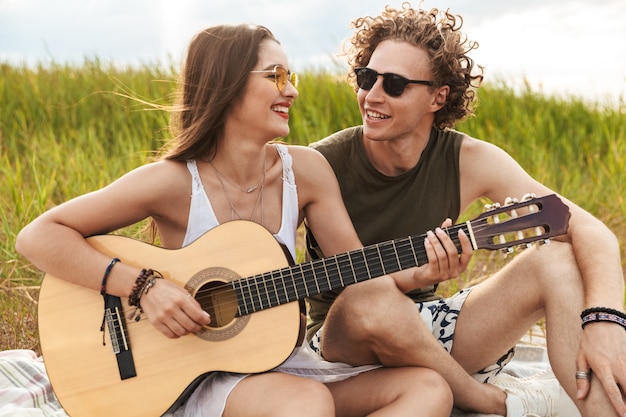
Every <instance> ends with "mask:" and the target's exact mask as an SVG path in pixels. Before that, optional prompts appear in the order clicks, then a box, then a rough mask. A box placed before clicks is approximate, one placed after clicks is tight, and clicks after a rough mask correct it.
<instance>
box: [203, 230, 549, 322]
mask: <svg viewBox="0 0 626 417" xmlns="http://www.w3.org/2000/svg"><path fill="white" fill-rule="evenodd" d="M463 226H465V225H464V224H461V225H457V226H452V227H450V228H448V229H447V230H448V231H449V230H450V229H455V230H452V231H456V230H458V229H460V228H461V227H463ZM491 227H492V225H489V224H486V225H477V226H474V225H473V228H472V230H473V231H474V232H481V231H482V230H486V229H488V228H491ZM422 236H424V237H425V235H422ZM422 236H419V237H422ZM499 236H502V234H491V235H486V236H482V237H479V238H478V239H477V241H480V242H481V243H485V242H487V241H489V240H490V239H493V238H495V237H499ZM419 237H418V238H419ZM540 238H541V235H538V236H535V237H534V238H533V240H539V239H540ZM414 239H416V238H415V237H412V236H410V237H406V238H403V239H398V240H394V241H389V242H384V243H382V244H376V245H370V246H366V247H364V248H361V249H357V250H354V251H351V252H348V253H344V254H339V255H336V256H332V257H328V258H323V259H319V260H316V261H310V262H304V263H301V264H297V265H293V266H290V267H285V268H282V269H278V270H274V271H269V272H265V273H261V274H257V275H254V276H250V277H246V278H239V279H236V280H234V281H230V282H227V283H223V284H217V285H215V286H213V287H211V288H208V289H200V290H199V291H198V292H197V296H196V297H195V298H196V300H197V301H198V302H199V303H200V304H201V305H202V306H203V308H204V305H205V304H207V303H209V302H210V300H211V298H212V297H213V296H212V294H213V293H214V292H215V291H216V290H232V291H228V294H226V295H224V294H222V295H221V296H220V297H219V298H220V300H221V301H219V302H216V303H214V304H212V305H213V308H214V309H219V308H233V306H238V310H240V308H239V307H240V306H239V304H240V303H239V298H238V296H237V293H238V292H240V293H241V292H242V291H245V292H247V293H248V294H249V296H250V299H249V301H250V303H245V305H244V306H246V307H250V308H247V309H252V310H253V311H248V312H246V311H243V312H240V313H241V314H244V315H245V314H250V313H253V312H256V311H259V310H263V309H266V308H270V307H274V306H277V305H281V304H285V303H288V302H292V301H296V300H297V299H299V298H305V297H306V296H309V295H315V294H318V293H320V292H324V291H327V290H328V289H329V288H337V287H344V286H347V285H351V284H354V283H356V281H354V280H352V281H348V283H345V282H344V280H343V277H342V276H341V275H342V274H341V271H342V270H343V271H346V270H351V271H352V274H351V275H352V276H360V275H365V276H369V272H370V271H369V265H370V264H371V261H370V262H368V261H367V259H366V258H365V252H366V250H368V249H369V250H373V249H376V250H377V251H378V252H379V257H378V258H379V259H378V261H379V262H380V265H381V266H382V267H383V268H385V262H384V260H383V259H385V255H389V254H391V255H396V256H393V257H392V256H390V257H389V258H387V260H389V259H393V258H396V260H397V262H395V263H396V264H397V267H399V268H400V269H407V268H403V267H402V265H403V264H406V263H407V262H409V261H410V262H411V263H415V265H414V266H417V259H416V257H419V256H424V255H425V254H426V249H425V248H423V249H419V250H417V251H415V249H416V248H415V244H413V243H412V241H413V240H414ZM454 239H456V241H455V243H457V242H458V239H457V238H456V237H453V240H454ZM398 244H400V245H409V246H410V247H411V249H412V250H411V251H410V253H409V254H405V255H402V254H400V255H399V256H398V254H397V250H396V249H395V247H396V245H398ZM513 244H515V242H513ZM392 246H393V247H394V248H392ZM422 247H423V246H422ZM479 247H480V245H479ZM381 249H382V250H383V252H382V253H381V252H380V250H381ZM385 250H386V252H385ZM405 250H406V248H405ZM387 252H389V253H387ZM351 255H353V256H357V255H363V258H360V256H359V258H360V259H357V261H356V262H354V259H352V257H351ZM316 266H317V267H319V268H323V270H327V269H328V267H329V266H330V267H331V268H332V270H333V271H334V270H335V269H336V273H337V276H338V277H339V278H338V279H337V278H335V279H332V278H331V277H329V276H328V275H326V276H325V278H326V279H325V280H317V279H316V277H315V275H316V273H315V271H316V269H315V267H316ZM305 268H306V269H307V270H306V271H305ZM296 270H299V271H298V272H297V275H298V277H296V276H294V273H293V272H290V271H296ZM398 270H399V269H395V270H393V271H391V272H385V271H384V269H383V271H382V272H383V273H382V274H376V275H375V276H369V277H368V278H367V279H374V278H377V277H379V276H382V275H386V274H387V273H393V272H397V271H398ZM305 274H309V275H310V274H312V276H310V277H306V276H305ZM307 278H311V279H310V280H307ZM311 281H313V283H314V284H315V287H314V288H312V287H311V286H309V285H307V284H309V283H311ZM353 281H354V282H353ZM363 281H364V280H363ZM242 283H246V285H240V288H239V290H238V289H237V288H236V287H235V286H236V285H237V284H242ZM298 283H300V284H301V285H300V286H298ZM320 284H322V285H320ZM325 284H328V287H329V288H327V287H326V286H325ZM299 293H301V294H299ZM281 295H283V297H281ZM264 300H265V302H264ZM283 300H284V302H283ZM257 306H258V307H259V308H257Z"/></svg>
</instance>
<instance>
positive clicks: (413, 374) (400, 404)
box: [328, 368, 452, 417]
mask: <svg viewBox="0 0 626 417" xmlns="http://www.w3.org/2000/svg"><path fill="white" fill-rule="evenodd" d="M328 388H329V389H330V391H331V393H332V394H333V397H334V399H335V406H336V409H337V414H336V415H337V417H361V416H369V417H374V416H375V417H385V416H389V417H393V416H413V415H418V414H419V415H420V416H423V417H450V412H451V410H452V392H451V391H450V387H448V384H447V383H446V381H445V380H444V379H443V378H442V377H441V376H440V375H438V374H437V373H436V372H434V371H432V370H430V369H427V368H379V369H375V370H373V371H369V372H365V373H363V374H360V375H357V376H355V377H352V378H349V379H346V380H344V381H341V382H334V383H331V384H328Z"/></svg>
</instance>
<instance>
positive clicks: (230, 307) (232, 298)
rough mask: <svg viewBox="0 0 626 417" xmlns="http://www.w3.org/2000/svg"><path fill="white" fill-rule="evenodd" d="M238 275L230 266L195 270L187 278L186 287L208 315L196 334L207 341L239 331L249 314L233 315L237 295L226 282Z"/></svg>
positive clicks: (225, 337)
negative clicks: (207, 323) (208, 318)
mask: <svg viewBox="0 0 626 417" xmlns="http://www.w3.org/2000/svg"><path fill="white" fill-rule="evenodd" d="M239 278H241V277H240V276H239V275H237V274H236V273H235V272H234V271H231V270H230V269H226V268H221V267H213V268H207V269H203V270H202V271H199V272H198V273H196V274H195V275H194V276H193V277H192V278H191V279H190V280H189V282H187V284H186V285H185V288H186V289H187V291H189V292H190V293H191V294H192V295H193V297H194V298H195V299H196V301H198V302H199V303H200V305H201V306H202V309H203V310H204V311H206V312H207V313H209V314H210V315H211V323H210V324H209V325H208V326H206V327H205V328H203V329H202V330H200V331H199V332H198V333H196V336H198V337H199V338H201V339H205V340H209V341H222V340H227V339H230V338H232V337H235V336H236V335H237V334H239V333H240V332H241V331H242V330H243V328H244V327H245V326H246V324H248V321H249V320H250V316H249V315H248V316H243V317H236V313H237V297H236V295H235V291H234V290H233V289H232V287H231V286H230V285H229V284H228V283H229V282H230V281H232V280H234V279H239Z"/></svg>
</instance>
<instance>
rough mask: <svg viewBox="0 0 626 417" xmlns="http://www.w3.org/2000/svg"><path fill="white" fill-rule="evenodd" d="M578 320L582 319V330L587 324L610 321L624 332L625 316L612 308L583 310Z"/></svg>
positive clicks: (625, 326)
mask: <svg viewBox="0 0 626 417" xmlns="http://www.w3.org/2000/svg"><path fill="white" fill-rule="evenodd" d="M580 318H581V319H582V328H583V329H584V328H585V326H586V325H588V324H589V323H594V322H598V321H610V322H612V323H617V324H619V325H620V326H622V327H623V328H624V330H626V314H624V313H622V312H621V311H619V310H615V309H613V308H607V307H593V308H588V309H586V310H584V311H583V312H582V313H581V314H580Z"/></svg>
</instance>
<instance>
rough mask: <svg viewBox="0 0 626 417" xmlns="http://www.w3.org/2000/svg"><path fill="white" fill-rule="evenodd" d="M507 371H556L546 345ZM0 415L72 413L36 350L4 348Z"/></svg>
mask: <svg viewBox="0 0 626 417" xmlns="http://www.w3.org/2000/svg"><path fill="white" fill-rule="evenodd" d="M505 372H507V373H509V374H511V375H513V376H516V377H520V378H524V377H531V376H532V375H534V374H542V375H543V377H544V378H545V376H546V375H545V374H546V372H548V373H551V372H552V371H551V370H550V365H549V363H548V360H547V354H546V350H545V347H543V346H532V347H529V346H527V345H526V346H523V345H522V346H518V351H517V354H516V356H515V357H514V359H513V360H512V361H511V363H509V364H508V365H507V366H506V367H505ZM552 377H553V376H552ZM456 415H459V416H464V414H463V413H459V414H456V413H455V416H456ZM472 416H477V415H475V414H472ZM0 417H68V415H67V414H66V413H65V411H63V408H62V407H61V405H60V404H59V402H58V401H57V399H56V397H55V396H54V393H53V392H52V387H51V386H50V381H49V380H48V376H47V374H46V368H45V366H44V363H43V360H42V358H41V357H37V355H36V354H35V352H33V351H31V350H6V351H2V352H0Z"/></svg>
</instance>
